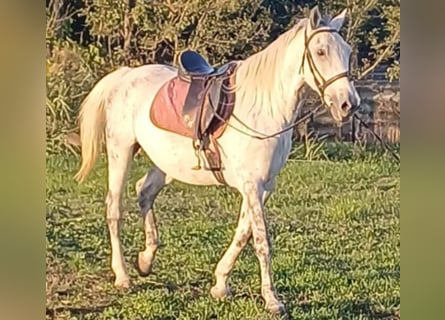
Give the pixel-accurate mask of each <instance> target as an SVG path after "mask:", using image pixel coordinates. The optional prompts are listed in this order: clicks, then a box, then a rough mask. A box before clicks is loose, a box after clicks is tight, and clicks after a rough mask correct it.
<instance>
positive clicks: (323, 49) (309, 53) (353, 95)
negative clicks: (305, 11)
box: [300, 6, 360, 121]
mask: <svg viewBox="0 0 445 320" xmlns="http://www.w3.org/2000/svg"><path fill="white" fill-rule="evenodd" d="M345 17H346V9H345V10H343V11H342V12H341V13H340V14H338V15H337V16H335V17H334V18H332V19H330V20H328V21H323V19H322V17H321V14H320V11H319V10H318V7H317V6H316V7H314V8H313V9H312V10H311V11H310V15H309V19H308V23H307V25H306V28H305V30H304V33H305V34H304V39H305V44H304V45H305V46H304V54H303V60H302V63H301V67H300V72H301V73H302V74H303V77H304V80H305V82H306V83H307V84H308V85H309V86H310V87H311V88H312V89H314V90H315V91H317V92H318V94H319V95H320V97H321V99H322V101H323V102H324V103H325V104H326V106H328V107H329V109H330V111H331V115H332V117H333V118H334V120H335V121H341V120H342V119H343V118H345V117H347V116H349V115H350V114H351V112H353V111H355V110H356V108H357V107H358V106H359V105H360V97H359V95H358V93H357V90H356V88H355V87H354V85H353V84H352V81H351V80H350V78H349V73H350V70H349V67H350V63H349V60H350V56H351V52H352V49H351V46H350V45H349V44H348V43H346V41H345V40H344V39H343V38H342V36H341V35H340V34H339V30H340V29H341V27H342V26H343V23H344V20H345Z"/></svg>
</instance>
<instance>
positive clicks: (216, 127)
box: [150, 50, 238, 184]
mask: <svg viewBox="0 0 445 320" xmlns="http://www.w3.org/2000/svg"><path fill="white" fill-rule="evenodd" d="M179 64H180V66H179V68H178V75H177V76H176V77H174V78H172V79H171V80H169V81H167V82H166V83H165V84H163V85H162V87H161V88H160V89H159V91H158V92H157V94H156V96H155V98H154V100H153V103H152V106H151V109H150V118H151V121H152V123H153V124H154V125H156V126H157V127H158V128H160V129H164V130H167V131H170V132H173V133H176V134H179V135H182V136H185V137H189V138H191V139H192V146H193V148H194V149H195V154H196V156H197V159H198V164H197V166H195V167H193V169H196V170H199V169H201V157H200V155H201V152H203V153H204V155H205V157H206V159H207V162H208V164H209V169H210V170H211V171H212V172H213V174H214V175H215V177H216V179H217V180H218V181H219V182H220V183H223V184H225V180H224V176H223V174H222V171H221V170H222V164H221V157H220V153H219V150H218V145H217V139H218V138H219V137H221V135H222V134H223V133H224V130H225V128H226V126H227V120H228V119H229V118H230V116H231V115H232V112H233V108H234V105H235V91H234V90H233V87H234V85H235V72H236V67H237V65H238V64H237V63H236V62H233V61H232V62H229V63H227V64H224V65H222V66H220V67H218V68H216V67H213V66H211V65H210V64H209V63H208V62H207V60H206V59H205V58H204V57H203V56H201V55H200V54H199V53H197V52H195V51H190V50H189V51H185V52H183V53H182V54H181V55H180V57H179Z"/></svg>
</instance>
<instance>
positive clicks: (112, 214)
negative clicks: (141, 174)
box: [106, 137, 134, 288]
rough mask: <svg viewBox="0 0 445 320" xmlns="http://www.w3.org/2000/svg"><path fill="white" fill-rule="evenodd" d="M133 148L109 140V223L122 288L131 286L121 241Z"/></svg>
mask: <svg viewBox="0 0 445 320" xmlns="http://www.w3.org/2000/svg"><path fill="white" fill-rule="evenodd" d="M133 148H134V145H132V144H128V143H126V144H122V143H118V141H116V140H115V139H113V138H111V137H110V138H109V140H107V154H108V194H107V200H106V202H107V224H108V231H109V234H110V242H111V268H112V269H113V272H114V274H115V277H116V279H115V282H114V285H115V286H116V287H120V288H128V287H129V286H130V278H129V277H128V274H127V270H126V268H125V262H124V255H123V249H122V245H121V242H120V231H121V227H122V191H123V186H124V184H125V179H126V176H127V172H128V169H129V165H130V162H131V160H132V156H133Z"/></svg>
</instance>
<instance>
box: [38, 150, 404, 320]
mask: <svg viewBox="0 0 445 320" xmlns="http://www.w3.org/2000/svg"><path fill="white" fill-rule="evenodd" d="M335 154H338V153H335ZM331 158H332V157H331ZM337 158H338V157H337ZM359 158H360V159H359ZM351 159H352V160H351ZM354 159H355V160H354ZM77 166H78V159H77V158H75V157H72V158H69V157H64V158H62V157H50V158H48V160H47V178H46V179H47V181H46V183H47V231H46V239H47V242H46V243H47V244H46V245H47V258H46V259H47V260H46V261H47V262H46V263H47V319H269V316H268V314H267V313H266V312H265V311H264V309H263V301H262V299H261V297H260V294H259V291H260V290H259V289H260V283H259V273H258V264H257V261H256V258H255V256H254V254H253V251H252V249H251V247H250V246H248V247H247V248H246V250H245V251H244V252H243V253H242V254H241V256H240V258H239V260H238V262H237V264H236V265H235V269H234V272H233V274H232V277H231V288H232V291H233V293H234V299H232V300H225V301H215V300H213V299H212V298H211V296H210V294H209V290H210V287H211V286H212V284H213V270H214V268H215V265H216V263H217V261H218V259H219V257H220V256H221V254H222V253H223V251H224V250H225V248H226V247H227V245H228V243H229V241H230V239H231V237H232V234H233V231H234V228H235V225H236V218H237V212H238V209H239V206H240V197H239V196H238V194H237V193H235V192H233V191H232V190H230V189H228V188H210V187H209V188H203V187H192V186H188V185H184V184H181V183H178V182H175V183H173V184H172V185H170V186H169V187H167V188H165V189H164V190H163V191H162V192H161V194H160V195H159V197H158V199H157V202H156V204H155V208H156V214H157V219H158V228H159V233H160V238H161V241H162V244H163V247H162V248H161V249H160V250H159V251H158V255H157V258H156V263H155V266H154V274H152V275H150V276H149V277H148V278H140V277H138V276H137V274H136V271H135V270H134V269H133V267H132V266H131V264H132V263H133V260H134V258H135V256H136V254H137V252H138V251H139V250H141V249H142V248H143V232H142V231H143V229H142V224H141V221H140V218H139V213H138V209H137V206H136V201H135V200H136V199H135V191H134V182H135V181H136V180H137V179H138V178H139V177H141V176H142V175H143V174H144V173H145V171H146V170H147V168H148V166H149V165H147V162H146V160H145V159H143V158H138V159H137V161H136V162H135V165H134V166H133V169H132V172H131V177H130V183H129V184H128V187H127V189H126V202H125V208H126V211H127V212H126V216H125V218H126V220H125V226H124V229H123V237H122V241H123V245H124V248H125V253H126V258H127V262H128V265H129V270H130V276H131V277H132V279H133V280H134V286H133V287H132V288H131V289H129V290H128V291H126V292H123V291H119V290H116V289H114V288H113V275H112V272H111V269H110V266H109V261H110V246H109V241H108V233H107V227H106V222H105V216H104V197H105V193H106V179H105V177H106V170H105V162H104V161H103V159H101V161H100V162H99V163H98V164H97V166H96V171H94V172H93V174H92V175H91V176H90V177H89V179H88V181H87V182H86V183H85V184H83V185H80V186H79V185H77V184H76V183H75V182H74V181H73V179H72V176H73V174H74V173H75V171H76V170H77ZM399 191H400V179H399V166H398V165H397V164H395V163H394V162H393V161H391V160H390V159H389V158H387V157H382V156H377V155H373V154H364V155H361V156H360V157H349V160H338V159H337V160H335V161H332V162H323V161H320V162H306V161H296V160H290V161H289V162H288V164H287V166H286V167H285V169H284V171H283V172H282V174H281V175H280V179H279V185H278V189H277V191H276V193H275V194H274V195H273V196H272V198H271V199H270V200H269V203H268V206H267V216H268V221H269V225H270V233H271V235H272V239H273V240H272V243H273V247H274V251H273V260H272V263H273V271H274V280H275V284H276V287H277V290H278V293H279V296H280V298H281V299H282V301H283V302H284V303H285V305H286V308H287V310H288V313H289V316H290V318H292V319H398V318H399V317H400V316H399V306H400V251H399V236H400V233H399V215H400V200H399Z"/></svg>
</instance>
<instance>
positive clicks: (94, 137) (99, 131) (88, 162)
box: [74, 67, 131, 182]
mask: <svg viewBox="0 0 445 320" xmlns="http://www.w3.org/2000/svg"><path fill="white" fill-rule="evenodd" d="M130 69H131V68H128V67H123V68H120V69H117V70H115V71H114V72H112V73H110V74H108V75H106V76H105V77H103V78H102V79H100V80H99V82H97V84H96V85H95V86H94V87H93V89H92V90H91V91H90V93H88V95H87V96H86V97H85V99H84V100H83V101H82V104H81V106H80V111H79V127H80V143H81V148H82V155H81V158H82V164H81V166H80V169H79V171H78V172H77V173H76V175H75V176H74V179H76V180H77V181H78V182H83V181H84V179H85V178H86V177H87V175H88V173H89V172H90V171H91V169H92V168H93V166H94V163H95V162H96V158H97V154H98V153H99V151H100V148H101V145H102V143H103V142H104V140H103V138H104V131H105V110H106V104H107V98H108V96H109V93H110V90H111V89H113V87H114V86H115V84H116V83H118V81H119V80H120V78H121V77H122V76H123V75H124V74H125V73H127V72H128V71H129V70H130Z"/></svg>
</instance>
